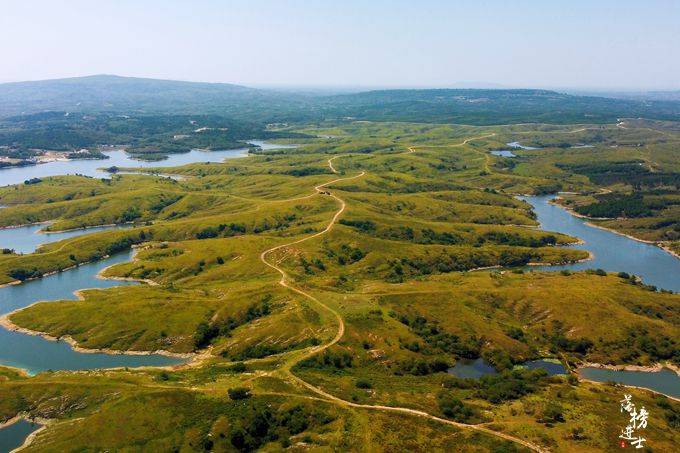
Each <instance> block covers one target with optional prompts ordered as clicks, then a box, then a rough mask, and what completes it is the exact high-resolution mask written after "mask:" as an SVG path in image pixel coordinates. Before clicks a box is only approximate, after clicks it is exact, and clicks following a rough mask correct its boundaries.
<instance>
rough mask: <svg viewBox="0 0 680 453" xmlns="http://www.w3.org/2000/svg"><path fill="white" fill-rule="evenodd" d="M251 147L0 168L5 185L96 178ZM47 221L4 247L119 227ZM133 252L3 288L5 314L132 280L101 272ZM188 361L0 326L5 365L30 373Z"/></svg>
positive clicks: (4, 234) (8, 232) (6, 234)
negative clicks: (49, 229)
mask: <svg viewBox="0 0 680 453" xmlns="http://www.w3.org/2000/svg"><path fill="white" fill-rule="evenodd" d="M248 143H250V144H252V145H255V146H259V147H261V148H262V149H276V148H295V147H297V145H278V144H272V143H267V142H264V141H260V140H252V141H250V142H248ZM247 151H248V150H247V149H245V148H244V149H237V150H226V151H199V150H193V151H191V152H188V153H184V154H171V155H170V156H169V157H168V159H166V160H163V161H160V162H143V161H138V160H134V159H132V158H131V157H130V156H128V155H127V154H126V153H125V152H123V151H109V152H107V153H106V154H108V155H109V156H110V159H106V160H72V161H63V162H62V161H60V162H50V163H45V164H40V165H33V166H27V167H16V168H10V169H2V170H0V181H1V183H0V184H3V185H4V184H15V183H22V182H23V181H25V180H27V179H31V178H36V177H45V176H54V175H61V174H82V175H87V176H93V177H108V176H109V175H108V173H106V172H103V171H101V170H98V168H100V167H110V166H114V165H115V166H119V167H142V168H147V167H160V166H162V167H171V166H177V165H184V164H189V163H195V162H221V161H223V160H224V159H227V158H234V157H243V156H246V155H247ZM42 227H44V225H29V226H25V227H19V228H8V229H3V230H0V248H13V249H15V250H16V251H17V252H21V253H31V252H33V251H35V249H36V248H37V247H38V246H39V245H40V244H41V243H45V242H53V241H58V240H62V239H66V238H69V237H74V236H79V235H82V234H89V233H93V232H96V231H101V230H104V229H109V228H116V227H108V226H107V227H95V228H90V229H82V230H73V231H67V232H63V233H52V234H41V233H38V231H39V230H40V229H41V228H42ZM131 254H132V252H128V253H122V254H118V255H115V256H112V257H109V258H107V259H105V260H102V261H99V262H96V263H89V264H84V265H82V266H79V267H76V268H73V269H69V270H66V271H64V272H59V273H56V274H52V275H49V276H45V277H43V278H40V279H36V280H30V281H26V282H24V283H22V284H20V285H10V286H6V287H2V288H0V316H2V315H5V314H7V313H9V312H12V311H14V310H17V309H20V308H24V307H27V306H29V305H31V304H33V303H35V302H38V301H51V300H64V299H75V295H74V294H73V293H74V291H76V290H79V289H84V288H109V287H113V286H122V285H133V284H137V283H135V282H126V281H119V280H106V279H100V278H98V277H97V274H98V273H99V272H100V271H101V270H102V269H104V268H106V267H108V266H110V265H112V264H116V263H120V262H125V261H129V260H130V259H131ZM185 361H186V360H184V359H182V358H178V357H169V356H166V355H162V354H144V355H142V354H105V353H87V352H80V351H76V350H74V349H73V348H72V347H71V346H70V345H69V344H68V343H66V342H64V341H50V340H47V339H45V338H43V337H40V336H36V335H29V334H25V333H22V332H15V331H9V330H7V329H4V328H0V365H7V366H12V367H16V368H22V369H24V370H26V371H27V372H28V373H29V374H35V373H39V372H41V371H45V370H85V369H95V368H114V367H140V366H167V365H176V364H180V363H184V362H185Z"/></svg>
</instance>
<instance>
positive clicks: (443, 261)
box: [385, 249, 538, 283]
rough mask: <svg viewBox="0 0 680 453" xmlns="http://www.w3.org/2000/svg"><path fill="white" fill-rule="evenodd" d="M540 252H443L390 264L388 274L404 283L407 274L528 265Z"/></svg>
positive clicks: (388, 279) (393, 279) (442, 272)
mask: <svg viewBox="0 0 680 453" xmlns="http://www.w3.org/2000/svg"><path fill="white" fill-rule="evenodd" d="M537 257H538V255H536V254H534V253H532V252H529V251H527V250H521V249H519V250H513V249H504V250H502V251H501V252H500V254H499V255H498V256H494V255H493V254H490V253H482V252H475V251H470V252H468V251H465V252H463V253H458V254H456V253H446V252H445V251H442V253H440V254H438V255H434V254H431V255H428V256H422V257H413V258H410V257H404V258H401V259H400V260H394V261H391V262H389V263H388V266H389V270H388V272H387V274H386V276H385V279H386V280H387V281H388V282H394V283H398V282H402V281H404V278H405V277H406V276H407V275H411V276H418V275H430V274H444V273H449V272H461V271H466V270H470V269H476V268H480V267H488V266H496V265H501V266H507V267H511V266H524V265H526V264H528V263H530V262H531V261H532V260H534V259H536V258H537Z"/></svg>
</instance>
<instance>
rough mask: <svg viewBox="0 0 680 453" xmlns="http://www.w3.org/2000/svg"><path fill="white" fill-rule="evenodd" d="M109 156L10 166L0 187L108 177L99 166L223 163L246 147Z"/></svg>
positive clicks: (244, 151)
mask: <svg viewBox="0 0 680 453" xmlns="http://www.w3.org/2000/svg"><path fill="white" fill-rule="evenodd" d="M104 154H105V155H107V156H108V157H109V158H108V159H82V160H67V161H59V162H48V163H44V164H38V165H28V166H25V167H10V168H3V169H0V186H6V185H10V184H21V183H23V182H24V181H26V180H27V179H31V178H44V177H46V176H57V175H75V174H80V175H85V176H92V177H94V178H109V177H111V175H110V174H109V173H107V172H105V171H103V170H101V168H109V167H114V166H115V167H138V168H149V167H177V166H179V165H186V164H192V163H196V162H222V161H223V160H224V159H229V158H234V157H245V156H247V155H248V149H246V148H243V149H228V150H223V151H204V150H197V149H194V150H191V151H189V152H188V153H183V154H170V155H168V158H167V159H164V160H161V161H156V162H148V161H143V160H137V159H133V158H132V157H130V155H129V154H127V153H126V152H125V151H122V150H116V151H105V152H104Z"/></svg>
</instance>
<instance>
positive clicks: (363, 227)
mask: <svg viewBox="0 0 680 453" xmlns="http://www.w3.org/2000/svg"><path fill="white" fill-rule="evenodd" d="M339 223H340V224H341V225H346V226H350V227H352V228H356V229H357V230H359V231H362V232H364V233H372V232H374V231H375V230H376V226H375V223H373V222H372V221H370V220H349V219H347V220H346V219H340V221H339Z"/></svg>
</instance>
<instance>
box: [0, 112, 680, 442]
mask: <svg viewBox="0 0 680 453" xmlns="http://www.w3.org/2000/svg"><path fill="white" fill-rule="evenodd" d="M652 126H653V127H652ZM298 131H299V132H302V133H304V134H308V135H310V136H319V137H327V136H330V138H316V139H304V140H301V141H300V142H301V143H303V146H302V147H300V148H297V149H280V150H272V151H263V150H260V151H258V152H257V153H255V154H253V155H251V156H250V157H248V158H242V159H234V160H228V161H226V162H224V163H221V164H218V163H207V164H192V165H186V166H183V167H178V168H174V169H171V170H168V169H163V172H164V173H168V172H171V173H172V174H176V175H180V176H182V177H183V178H182V179H181V180H172V179H169V178H164V177H157V176H144V175H129V174H123V175H114V176H113V177H112V178H111V180H100V179H92V178H86V177H78V176H68V177H66V176H64V177H52V178H45V179H44V180H42V181H41V182H39V183H36V184H28V185H19V186H12V187H7V188H2V189H0V204H2V205H6V206H8V207H7V208H4V209H2V210H0V225H2V226H10V225H17V224H26V223H32V222H47V221H49V222H51V223H50V224H49V226H48V227H47V228H48V229H51V230H63V229H68V228H79V227H84V226H94V225H101V224H110V223H122V222H129V223H130V224H131V228H129V229H125V230H113V231H102V232H97V233H92V234H88V235H84V236H79V237H76V238H71V239H66V240H63V241H60V242H56V243H51V244H47V245H45V246H43V247H41V248H40V249H38V250H37V251H36V252H34V253H31V254H26V255H18V254H14V253H5V254H3V255H0V283H8V282H11V281H13V280H17V279H19V280H21V279H26V278H32V277H36V276H39V275H42V274H44V273H47V272H52V271H59V270H63V269H66V268H68V267H70V266H73V265H75V264H79V263H84V262H88V261H92V260H96V259H101V258H102V257H104V256H106V255H110V254H112V253H115V252H118V251H122V250H126V249H128V248H129V247H131V246H135V247H136V254H135V257H134V260H133V261H131V262H129V263H122V264H118V265H116V266H113V267H110V268H108V269H106V271H105V272H104V275H105V276H108V277H117V278H128V279H130V278H132V279H139V280H144V281H146V283H145V284H140V285H138V286H128V287H118V288H108V289H97V290H86V291H82V292H81V293H80V295H81V298H80V299H79V300H74V301H53V302H43V303H38V304H35V305H33V306H30V307H28V308H26V309H23V310H21V311H18V312H16V313H14V314H12V315H11V316H10V320H11V322H13V323H15V324H17V325H18V326H20V327H24V328H28V329H32V330H36V331H40V332H45V333H48V334H50V335H53V336H57V337H61V336H69V337H71V338H73V339H74V340H75V341H76V342H77V343H78V345H79V346H81V347H84V348H108V349H116V350H123V351H156V350H159V349H160V350H166V351H170V352H175V353H195V354H196V355H195V357H197V359H196V360H195V361H193V362H192V363H191V364H189V365H188V366H182V367H177V368H175V369H168V370H160V369H140V370H134V371H131V370H108V371H85V372H64V371H62V372H45V373H41V374H39V375H38V376H36V377H31V378H27V377H24V376H22V375H20V374H18V373H16V372H13V371H12V370H8V369H0V421H2V420H6V419H9V418H12V417H13V416H15V415H16V414H17V413H23V414H28V415H31V416H34V417H43V418H47V419H50V420H51V423H50V424H49V425H48V427H47V429H46V430H44V431H42V432H41V433H40V434H39V435H38V436H37V438H36V439H35V442H34V443H33V444H32V445H31V446H30V447H29V449H35V450H39V451H63V450H64V449H80V448H84V449H86V448H90V449H115V450H123V451H141V450H158V451H170V450H182V451H197V450H198V451H200V450H205V451H210V450H214V451H235V450H241V451H247V450H252V449H255V448H261V449H263V450H265V451H279V450H281V449H284V448H287V449H293V450H296V451H297V450H303V449H304V450H307V449H311V450H314V451H332V450H366V451H378V450H387V451H392V450H394V451H402V450H409V451H410V450H414V451H433V450H447V451H526V450H528V449H533V450H541V451H547V450H550V451H605V450H608V449H611V448H614V447H613V446H615V445H616V444H617V439H618V434H619V433H620V430H621V427H622V426H625V420H623V418H622V417H621V414H620V412H619V400H620V399H621V395H622V393H623V391H624V389H623V388H615V387H613V386H609V385H597V384H593V383H588V382H584V381H579V380H578V379H576V378H575V376H574V375H571V376H570V377H566V376H564V377H546V376H544V375H542V374H541V373H540V372H529V371H527V370H523V369H521V367H519V364H521V363H522V362H523V361H526V360H529V359H534V358H540V357H555V358H558V359H560V360H561V361H563V363H564V364H565V365H567V366H569V367H570V368H571V367H574V366H575V365H578V364H580V363H583V362H586V361H592V362H601V363H612V364H631V365H633V364H639V365H650V364H654V363H658V362H671V363H674V364H676V365H677V364H679V363H680V354H679V352H678V351H679V350H680V348H679V347H678V343H677V339H678V338H679V337H680V331H679V329H680V296H678V295H677V294H668V293H661V292H655V291H650V290H649V289H648V288H646V287H644V286H642V285H636V284H633V283H631V280H630V279H624V278H621V277H619V276H616V275H597V274H595V273H587V272H579V273H574V274H569V273H564V274H562V273H551V272H533V271H531V268H530V266H529V265H530V264H534V263H552V264H557V263H566V262H572V261H577V260H581V259H585V258H587V254H586V253H585V252H583V251H580V250H576V249H572V248H569V247H565V245H567V244H569V243H572V242H574V241H576V240H577V239H576V238H571V237H568V236H565V235H561V234H558V233H551V232H546V231H542V230H540V229H538V228H537V222H536V220H535V216H534V214H533V213H532V211H531V209H530V206H529V205H528V204H526V203H524V202H522V201H520V200H518V199H516V198H515V197H514V195H516V194H521V193H544V192H550V191H555V190H570V191H578V192H581V193H583V195H578V197H584V198H583V200H587V201H588V202H589V203H592V202H595V201H596V200H597V198H596V193H597V192H600V191H601V189H609V190H612V191H626V190H627V191H631V190H632V189H631V187H630V186H628V187H627V186H626V182H625V181H622V180H621V179H622V178H623V173H621V175H619V176H616V175H613V176H612V172H611V171H610V172H608V173H602V172H598V171H596V170H598V169H593V168H592V167H587V166H585V167H584V165H586V164H588V165H592V163H593V162H598V163H601V164H603V165H604V164H607V163H608V164H609V165H610V167H617V163H618V162H624V163H629V162H630V161H633V160H635V161H636V162H637V160H641V161H643V162H644V165H637V166H638V167H641V168H644V169H646V170H648V171H646V172H643V173H639V172H638V173H635V178H637V179H635V181H637V182H638V183H639V185H640V187H641V188H644V190H646V191H647V192H649V193H651V195H648V194H647V193H646V194H645V195H643V197H644V198H643V200H644V201H646V200H647V197H651V198H650V202H656V203H657V205H659V203H660V202H659V200H658V199H659V198H660V199H662V200H671V201H670V202H669V203H670V204H672V202H673V200H674V199H675V198H676V196H675V195H674V194H673V193H671V192H672V190H671V189H669V188H668V187H667V186H665V185H664V186H663V190H666V191H668V192H669V193H665V192H664V193H662V194H657V193H656V192H655V191H659V190H662V187H659V186H656V185H654V187H652V186H653V184H652V180H653V178H652V177H651V176H649V175H650V174H652V175H657V174H658V173H662V174H663V175H670V176H663V178H670V179H671V180H672V179H673V178H674V177H675V176H674V175H675V174H676V173H675V172H676V171H677V169H676V168H675V163H676V162H677V158H674V154H673V153H674V152H675V151H674V148H673V146H674V143H676V142H675V141H674V140H676V136H675V135H673V134H675V133H676V132H674V131H673V130H672V129H670V128H669V127H668V126H667V125H666V124H665V123H660V124H658V123H654V124H651V125H650V124H647V123H643V124H639V123H634V122H630V123H626V128H622V127H617V126H615V125H612V126H610V125H602V126H601V125H597V126H592V125H575V126H555V125H539V124H536V125H513V126H485V127H473V126H453V125H437V124H415V123H373V122H360V121H357V122H351V123H347V122H340V123H321V124H318V125H307V126H301V127H300V128H299V129H298ZM517 140H519V141H520V143H522V144H525V145H532V144H533V145H540V146H541V147H542V148H541V149H537V150H515V152H516V154H517V155H518V156H519V157H517V158H515V159H516V160H511V159H503V158H499V157H496V156H493V155H492V154H490V153H489V151H490V150H493V149H499V148H503V147H505V143H507V142H510V141H517ZM595 141H597V143H596V144H595V146H594V147H593V148H567V147H566V146H571V145H578V144H591V143H593V142H595ZM611 146H617V148H612V147H611ZM510 161H511V162H514V163H512V164H509V163H508V162H510ZM625 169H626V171H628V173H627V174H628V175H630V171H631V170H630V167H625ZM336 173H337V174H336ZM614 173H615V172H614ZM617 178H618V179H617ZM628 180H630V178H628ZM664 181H666V179H664ZM663 184H666V182H664V183H663ZM574 197H576V196H574ZM586 197H588V198H586ZM654 197H656V198H654ZM570 199H571V198H570ZM574 203H577V204H578V203H581V204H583V205H585V204H587V203H585V202H582V201H575V202H574ZM670 204H669V205H670ZM650 209H652V208H650ZM669 209H673V208H672V207H663V209H661V210H660V211H661V212H663V213H662V214H658V216H657V217H660V218H667V217H669V216H671V214H669V213H666V211H665V210H669ZM649 229H650V230H653V231H656V230H657V229H654V228H651V227H650V228H649ZM654 234H656V233H654ZM659 237H660V236H650V238H652V239H653V240H658V238H659ZM659 240H660V239H659ZM479 268H485V269H481V270H477V269H479ZM488 268H493V269H488ZM477 357H483V358H484V359H485V360H486V361H487V362H489V363H491V364H493V365H494V366H495V367H496V368H497V370H499V372H500V374H498V375H496V377H493V378H489V379H486V380H481V381H479V382H470V381H467V380H462V379H456V378H454V377H453V376H451V375H449V374H447V373H445V372H444V371H445V370H446V369H447V368H448V366H450V365H452V364H454V363H455V362H456V361H459V360H462V359H465V358H477ZM239 388H245V389H248V392H244V391H235V390H234V389H239ZM230 390H231V391H230ZM625 391H626V392H629V393H632V394H633V395H634V398H635V400H636V401H638V402H640V404H644V405H645V407H647V409H648V410H649V411H650V413H653V414H654V417H655V418H654V421H653V423H650V428H649V430H648V431H647V433H646V434H647V438H648V439H649V445H650V446H651V447H652V448H654V450H655V451H669V450H672V448H673V445H677V444H678V443H680V437H679V435H678V431H677V426H678V425H677V423H678V419H680V405H678V403H677V402H676V401H673V400H670V399H667V398H665V397H662V396H656V395H653V394H652V392H649V391H645V390H640V389H625ZM419 411H420V412H419ZM455 423H458V424H455Z"/></svg>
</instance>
